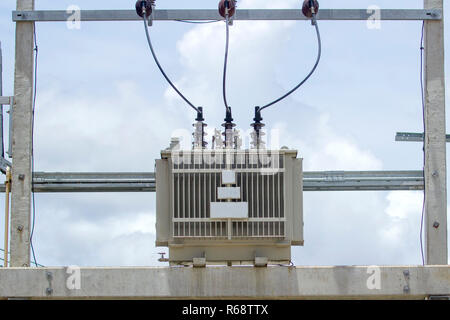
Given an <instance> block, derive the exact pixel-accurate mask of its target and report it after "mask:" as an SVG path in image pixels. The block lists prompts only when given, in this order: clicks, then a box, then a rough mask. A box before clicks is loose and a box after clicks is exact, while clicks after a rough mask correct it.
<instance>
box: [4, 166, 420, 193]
mask: <svg viewBox="0 0 450 320" xmlns="http://www.w3.org/2000/svg"><path fill="white" fill-rule="evenodd" d="M423 188H424V178H423V171H317V172H304V173H303V191H392V190H423ZM4 190H5V186H4V185H0V192H3V191H4ZM33 191H34V192H39V193H70V192H155V191H156V180H155V173H154V172H146V173H139V172H136V173H126V172H117V173H113V172H110V173H101V172H85V173H81V172H73V173H70V172H35V174H34V179H33Z"/></svg>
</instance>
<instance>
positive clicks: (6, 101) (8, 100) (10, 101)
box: [0, 96, 14, 105]
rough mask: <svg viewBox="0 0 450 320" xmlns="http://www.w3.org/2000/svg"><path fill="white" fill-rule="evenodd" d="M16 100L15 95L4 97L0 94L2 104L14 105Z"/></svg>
mask: <svg viewBox="0 0 450 320" xmlns="http://www.w3.org/2000/svg"><path fill="white" fill-rule="evenodd" d="M13 102H14V97H2V96H0V104H2V105H12V104H13Z"/></svg>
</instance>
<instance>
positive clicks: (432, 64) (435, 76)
mask: <svg viewBox="0 0 450 320" xmlns="http://www.w3.org/2000/svg"><path fill="white" fill-rule="evenodd" d="M424 5H425V9H430V8H436V9H443V0H424ZM424 71H425V128H426V130H425V192H426V203H425V212H426V216H425V243H426V248H425V250H426V251H425V253H426V264H428V265H446V264H448V260H447V259H448V258H447V256H448V252H447V178H446V177H447V170H446V132H445V72H444V20H442V21H426V22H425V70H424Z"/></svg>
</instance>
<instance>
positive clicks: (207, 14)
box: [12, 9, 442, 22]
mask: <svg viewBox="0 0 450 320" xmlns="http://www.w3.org/2000/svg"><path fill="white" fill-rule="evenodd" d="M373 15H374V11H373V10H371V9H321V10H320V11H319V14H318V15H317V19H318V20H368V19H370V18H371V17H373ZM72 16H73V12H72V11H63V10H55V11H49V10H36V11H13V12H12V19H13V21H15V22H19V21H39V22H46V21H47V22H48V21H62V22H65V21H69V19H71V18H72ZM141 19H142V18H141V17H139V16H138V15H137V14H136V11H135V10H81V11H80V20H81V21H135V20H141ZM233 19H234V20H309V19H308V18H306V17H305V16H304V15H303V13H302V11H301V10H300V9H238V10H236V14H235V16H234V17H233ZM379 19H380V20H413V21H414V20H415V21H422V20H440V19H442V10H439V9H428V10H422V9H381V10H380V16H379ZM153 20H154V21H173V20H198V21H201V20H223V17H221V16H220V15H219V13H218V11H217V9H182V10H179V9H174V10H161V9H160V10H155V11H154V13H153Z"/></svg>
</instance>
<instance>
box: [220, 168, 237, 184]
mask: <svg viewBox="0 0 450 320" xmlns="http://www.w3.org/2000/svg"><path fill="white" fill-rule="evenodd" d="M235 183H236V172H234V171H233V170H224V171H222V184H235Z"/></svg>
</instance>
